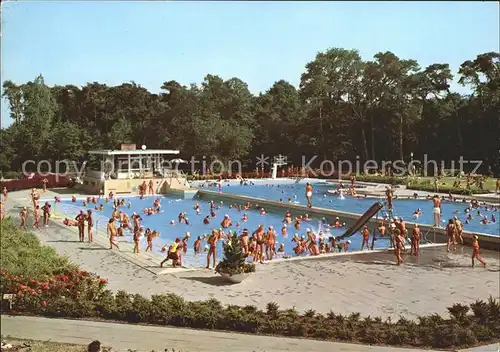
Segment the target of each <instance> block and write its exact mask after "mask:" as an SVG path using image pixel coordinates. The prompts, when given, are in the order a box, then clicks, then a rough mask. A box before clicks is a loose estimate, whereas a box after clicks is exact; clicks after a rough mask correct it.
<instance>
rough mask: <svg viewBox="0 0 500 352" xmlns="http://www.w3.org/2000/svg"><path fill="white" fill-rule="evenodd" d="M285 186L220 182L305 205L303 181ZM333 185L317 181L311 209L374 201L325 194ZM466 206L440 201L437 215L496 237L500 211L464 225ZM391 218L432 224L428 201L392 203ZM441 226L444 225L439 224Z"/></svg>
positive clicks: (355, 208) (359, 206) (350, 207)
mask: <svg viewBox="0 0 500 352" xmlns="http://www.w3.org/2000/svg"><path fill="white" fill-rule="evenodd" d="M290 181H291V182H288V183H287V184H276V183H274V184H267V185H266V182H265V181H261V182H259V183H258V184H255V185H248V186H240V185H239V184H235V183H234V182H232V183H231V184H229V183H227V182H226V183H223V187H222V191H223V192H225V193H232V194H239V195H244V196H250V197H257V198H264V199H270V200H275V201H279V200H282V201H283V202H284V203H287V202H288V201H289V199H290V200H291V201H292V202H295V203H296V204H299V205H306V203H307V202H306V199H305V194H304V182H301V183H298V184H296V183H294V182H293V180H290ZM334 188H335V186H334V185H331V184H326V183H325V182H320V183H316V184H314V196H313V201H312V202H313V206H316V207H319V208H326V209H335V210H339V211H344V212H351V213H358V214H362V213H364V212H365V211H366V210H367V209H368V208H369V207H370V206H371V205H372V204H373V203H374V202H375V201H376V200H377V199H374V198H364V197H362V198H353V197H350V196H345V199H342V200H341V199H339V198H338V197H337V196H334V195H331V194H329V193H327V190H331V189H334ZM205 189H209V190H212V191H217V190H218V187H205ZM467 207H468V204H467V203H462V202H448V201H445V202H443V213H442V215H441V219H442V221H443V220H444V221H445V222H447V221H448V219H450V218H451V217H453V216H457V217H458V218H459V219H460V220H461V221H462V222H463V223H464V229H465V230H466V231H471V232H479V233H485V234H489V235H493V236H500V234H499V232H500V223H499V221H498V220H499V216H500V211H499V210H497V211H496V212H494V211H492V210H485V209H484V207H482V208H481V214H482V215H485V216H487V217H488V219H489V220H490V221H491V220H492V215H494V216H495V217H496V223H491V222H490V223H489V224H487V225H483V224H482V223H481V222H480V219H481V218H480V216H478V215H477V210H474V211H472V217H473V219H472V220H470V222H469V223H468V224H466V223H465V220H466V214H465V213H464V210H465V209H466V208H467ZM417 208H420V209H421V210H422V215H421V216H420V217H419V218H418V219H417V218H415V217H413V216H412V214H413V213H414V211H415V210H416V209H417ZM393 209H394V215H395V216H398V217H399V216H400V217H403V219H404V220H405V221H407V222H412V221H416V222H418V223H422V224H433V222H434V220H433V212H432V202H431V201H430V200H421V199H418V200H415V199H412V200H407V199H404V200H394V205H393ZM443 225H445V224H444V223H443Z"/></svg>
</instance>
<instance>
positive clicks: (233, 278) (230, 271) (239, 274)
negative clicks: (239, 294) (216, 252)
mask: <svg viewBox="0 0 500 352" xmlns="http://www.w3.org/2000/svg"><path fill="white" fill-rule="evenodd" d="M222 247H223V249H224V258H223V259H222V261H220V262H219V264H217V266H216V267H215V272H216V273H219V274H220V275H221V276H222V277H223V278H224V279H226V280H227V281H229V282H232V283H240V282H242V281H243V280H245V279H246V278H247V277H248V276H249V275H251V274H252V273H254V272H255V264H254V263H247V262H246V256H245V254H244V253H243V249H242V248H241V242H240V239H239V238H238V234H237V233H236V232H233V234H232V235H231V236H230V237H229V239H228V241H227V242H225V243H224V244H223V245H222Z"/></svg>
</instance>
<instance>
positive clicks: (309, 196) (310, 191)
mask: <svg viewBox="0 0 500 352" xmlns="http://www.w3.org/2000/svg"><path fill="white" fill-rule="evenodd" d="M312 195H313V187H312V185H311V184H310V183H309V182H308V183H307V184H306V199H307V207H308V208H312V204H311V199H312Z"/></svg>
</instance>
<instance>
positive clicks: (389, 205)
mask: <svg viewBox="0 0 500 352" xmlns="http://www.w3.org/2000/svg"><path fill="white" fill-rule="evenodd" d="M385 196H386V198H387V208H389V212H392V196H393V195H392V188H391V186H387V189H386V190H385Z"/></svg>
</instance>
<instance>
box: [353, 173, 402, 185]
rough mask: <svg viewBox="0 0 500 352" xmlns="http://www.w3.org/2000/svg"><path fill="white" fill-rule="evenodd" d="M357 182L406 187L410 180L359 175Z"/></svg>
mask: <svg viewBox="0 0 500 352" xmlns="http://www.w3.org/2000/svg"><path fill="white" fill-rule="evenodd" d="M356 181H361V182H374V183H387V184H390V185H406V184H407V183H408V178H405V177H392V176H377V175H357V176H356Z"/></svg>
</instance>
